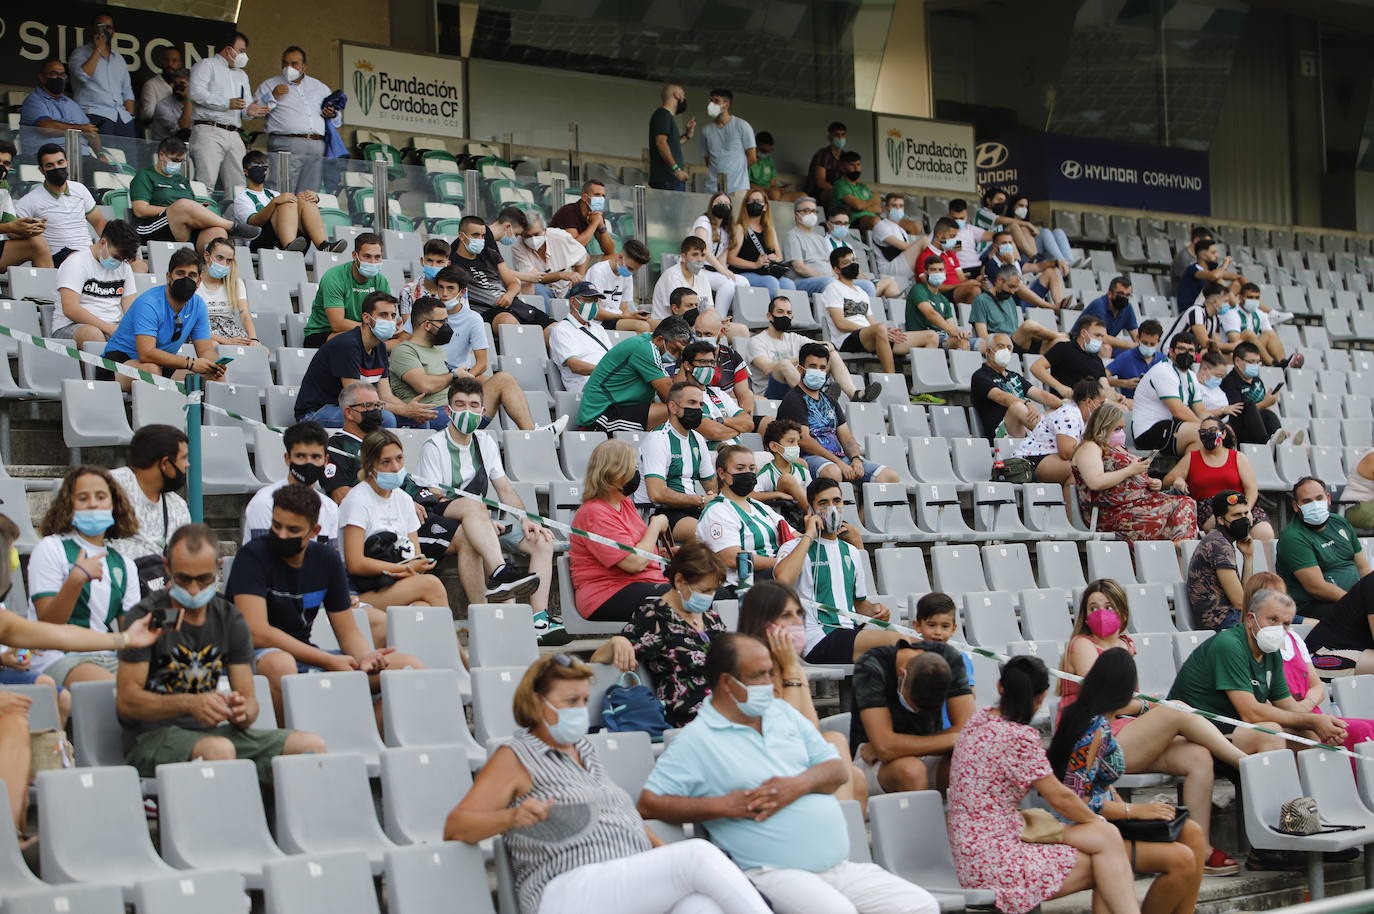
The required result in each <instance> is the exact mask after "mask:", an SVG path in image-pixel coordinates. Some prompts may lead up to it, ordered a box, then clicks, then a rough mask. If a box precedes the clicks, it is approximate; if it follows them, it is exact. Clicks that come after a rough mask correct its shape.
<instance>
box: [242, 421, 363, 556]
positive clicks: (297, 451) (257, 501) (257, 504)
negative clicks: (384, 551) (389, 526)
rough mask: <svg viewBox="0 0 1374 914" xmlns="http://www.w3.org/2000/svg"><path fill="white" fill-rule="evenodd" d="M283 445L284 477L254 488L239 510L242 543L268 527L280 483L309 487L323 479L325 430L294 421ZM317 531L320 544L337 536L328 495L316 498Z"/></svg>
mask: <svg viewBox="0 0 1374 914" xmlns="http://www.w3.org/2000/svg"><path fill="white" fill-rule="evenodd" d="M282 446H283V447H284V448H286V454H285V457H286V478H285V479H282V480H280V481H278V482H274V483H269V484H268V485H265V486H263V487H262V488H261V489H258V491H257V493H256V494H255V495H254V496H253V498H252V499H251V500H250V501H249V502H248V507H247V508H245V509H244V512H243V542H244V544H245V545H246V544H247V543H248V541H249V540H252V539H256V538H257V537H259V536H262V535H263V534H265V533H269V532H270V531H271V530H272V496H273V495H275V494H276V493H277V490H278V489H280V488H281V487H282V486H287V485H299V486H305V487H307V488H310V489H313V488H315V486H316V485H317V484H319V483H320V482H322V481H323V480H324V472H325V467H326V466H328V465H329V433H328V432H326V431H325V430H324V426H323V425H320V424H319V423H318V422H297V423H296V424H295V425H292V426H289V427H288V428H287V429H286V431H285V432H284V433H283V434H282ZM264 456H265V455H264ZM319 525H320V533H319V536H318V539H319V540H320V542H323V543H336V542H337V541H338V539H339V506H338V505H336V504H334V500H333V499H331V498H324V497H323V496H321V498H320V518H319Z"/></svg>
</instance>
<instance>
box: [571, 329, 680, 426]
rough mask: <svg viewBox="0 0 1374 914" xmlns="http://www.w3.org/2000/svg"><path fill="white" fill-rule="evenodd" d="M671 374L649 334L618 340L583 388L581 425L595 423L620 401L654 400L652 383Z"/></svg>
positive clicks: (650, 401)
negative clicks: (668, 372)
mask: <svg viewBox="0 0 1374 914" xmlns="http://www.w3.org/2000/svg"><path fill="white" fill-rule="evenodd" d="M667 376H668V375H667V373H665V372H664V370H663V364H662V362H661V361H660V360H659V354H658V349H657V347H655V346H654V344H653V341H652V340H651V339H650V337H649V334H647V333H641V334H639V335H638V336H634V337H631V338H630V339H628V340H625V341H624V342H623V343H617V344H615V345H614V346H612V347H611V349H610V351H609V352H607V353H606V354H605V355H603V356H602V357H601V361H599V362H597V363H596V368H595V369H593V371H592V373H591V376H590V377H588V378H587V383H586V386H584V387H583V388H582V408H581V409H579V410H578V411H577V424H578V425H581V426H587V425H591V424H593V422H594V421H595V420H596V418H597V417H598V416H602V415H604V414H605V413H606V411H607V410H608V409H609V408H610V407H612V406H614V405H616V404H620V403H652V402H653V401H654V400H655V399H656V398H657V396H658V395H657V394H656V393H655V391H654V387H653V384H652V383H651V382H653V381H656V380H658V379H659V378H666V377H667Z"/></svg>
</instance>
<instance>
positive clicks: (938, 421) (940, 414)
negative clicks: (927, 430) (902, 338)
mask: <svg viewBox="0 0 1374 914" xmlns="http://www.w3.org/2000/svg"><path fill="white" fill-rule="evenodd" d="M914 351H916V352H929V351H930V350H928V349H918V350H914ZM930 427H931V429H932V430H933V431H934V432H935V434H937V435H943V436H944V437H946V438H970V437H972V435H973V430H972V429H971V428H970V426H969V424H968V412H967V411H966V410H965V409H964V408H963V407H962V406H932V407H930Z"/></svg>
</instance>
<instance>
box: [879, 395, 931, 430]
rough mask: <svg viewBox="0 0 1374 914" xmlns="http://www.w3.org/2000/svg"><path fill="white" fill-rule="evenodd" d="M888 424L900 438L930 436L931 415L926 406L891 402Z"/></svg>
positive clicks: (888, 411) (888, 409)
mask: <svg viewBox="0 0 1374 914" xmlns="http://www.w3.org/2000/svg"><path fill="white" fill-rule="evenodd" d="M887 424H888V426H889V427H890V428H891V430H892V434H894V435H896V436H897V437H899V438H928V437H930V416H929V415H928V414H927V413H926V409H925V407H924V406H915V405H912V404H909V403H889V404H888V407H887Z"/></svg>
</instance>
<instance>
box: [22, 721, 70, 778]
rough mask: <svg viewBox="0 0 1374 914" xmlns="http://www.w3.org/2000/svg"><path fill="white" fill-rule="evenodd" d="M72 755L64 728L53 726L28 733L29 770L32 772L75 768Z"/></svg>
mask: <svg viewBox="0 0 1374 914" xmlns="http://www.w3.org/2000/svg"><path fill="white" fill-rule="evenodd" d="M72 756H73V753H72V744H71V743H69V742H67V733H66V731H65V730H58V729H57V728H56V727H53V728H51V729H48V730H35V731H33V732H32V733H30V734H29V770H30V771H32V772H33V773H34V774H37V773H38V772H40V771H53V770H55V769H57V768H75V767H76V762H74V761H72Z"/></svg>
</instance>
